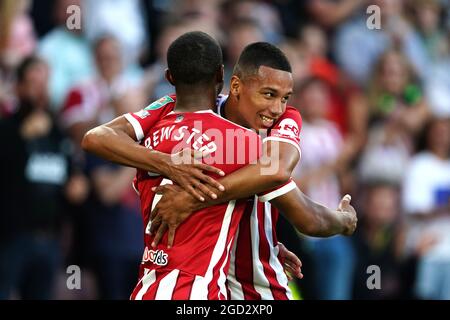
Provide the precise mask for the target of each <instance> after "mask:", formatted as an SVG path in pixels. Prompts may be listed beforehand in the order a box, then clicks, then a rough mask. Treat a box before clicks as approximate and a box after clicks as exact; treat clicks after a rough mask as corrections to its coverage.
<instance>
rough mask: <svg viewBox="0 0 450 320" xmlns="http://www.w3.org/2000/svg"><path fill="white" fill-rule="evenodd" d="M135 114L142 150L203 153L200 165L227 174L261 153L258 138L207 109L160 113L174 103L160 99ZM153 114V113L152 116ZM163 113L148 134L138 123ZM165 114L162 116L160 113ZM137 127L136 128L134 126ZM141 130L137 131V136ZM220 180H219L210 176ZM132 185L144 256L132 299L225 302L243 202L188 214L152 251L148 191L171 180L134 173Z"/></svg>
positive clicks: (152, 202)
mask: <svg viewBox="0 0 450 320" xmlns="http://www.w3.org/2000/svg"><path fill="white" fill-rule="evenodd" d="M164 99H165V100H160V101H159V102H156V103H155V104H153V105H150V106H149V107H148V108H146V109H144V111H141V112H139V113H137V114H129V115H127V118H129V117H133V119H134V120H135V121H134V120H131V121H130V122H131V123H132V124H133V126H134V128H135V129H136V128H137V130H136V137H138V138H141V137H142V133H143V132H144V131H146V135H145V136H144V137H143V139H142V141H141V144H142V145H144V146H145V147H147V148H150V149H154V150H158V151H160V152H164V153H169V154H173V153H176V152H178V151H181V150H183V149H186V148H191V149H194V150H201V151H202V150H205V151H206V150H208V151H209V152H210V154H209V156H208V158H206V159H204V160H203V162H204V163H208V164H211V165H213V166H215V167H217V168H219V169H221V170H223V171H224V172H225V174H229V173H231V172H233V171H235V170H237V169H239V168H241V167H243V166H245V165H247V164H249V163H252V162H255V161H256V160H257V158H258V157H259V154H260V152H261V138H260V137H259V136H258V135H257V134H256V133H255V132H253V131H251V130H248V129H246V128H243V127H240V126H238V125H236V124H234V123H232V122H230V121H228V120H225V119H223V118H221V117H220V116H218V115H217V114H216V113H214V112H212V111H211V110H208V111H201V112H196V113H174V112H167V111H162V110H161V109H164V108H167V110H171V109H173V104H174V102H173V100H172V99H171V98H170V97H165V98H164ZM152 114H153V115H152ZM158 114H159V115H163V116H162V118H161V119H160V120H159V121H157V122H155V123H154V124H153V125H152V127H151V128H150V129H149V130H145V129H144V128H143V127H142V125H141V123H143V122H145V123H146V124H148V123H149V122H150V120H149V118H150V117H152V116H157V115H158ZM164 114H165V115H164ZM138 126H139V127H138ZM141 132H142V133H141ZM212 176H213V178H216V179H219V176H214V175H212ZM136 177H137V178H136V179H135V183H134V186H135V188H136V189H137V191H138V192H139V194H140V199H141V211H142V214H143V219H144V225H145V226H146V229H145V235H144V241H145V252H144V255H143V259H142V264H141V268H140V281H139V283H138V284H137V286H136V287H135V289H134V291H133V293H132V295H131V299H226V298H227V290H226V274H227V273H228V266H229V252H230V251H231V246H232V242H233V239H234V235H235V234H236V230H237V228H238V225H239V221H240V219H241V217H242V214H243V212H244V208H245V202H246V201H245V200H241V201H234V200H233V201H230V202H228V203H224V204H221V205H216V206H213V207H210V208H207V209H204V210H200V211H198V212H196V213H195V214H193V215H191V216H190V217H189V218H188V219H186V221H185V222H184V223H183V224H182V225H180V226H179V227H178V229H177V231H176V234H175V239H174V246H173V247H172V248H170V249H168V248H167V234H166V235H165V236H164V237H163V239H162V241H161V243H160V244H158V246H157V247H156V248H152V247H151V243H152V241H153V239H154V236H153V235H151V234H150V232H149V230H150V225H149V216H150V213H151V210H152V209H153V208H154V207H155V205H156V204H157V202H158V201H159V199H160V198H161V196H160V195H155V193H154V192H153V191H152V190H151V188H152V187H154V186H158V185H161V184H165V183H171V182H170V180H167V179H163V177H161V176H159V175H155V174H153V173H148V172H145V171H143V170H138V173H137V176H136Z"/></svg>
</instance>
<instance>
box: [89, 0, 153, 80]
mask: <svg viewBox="0 0 450 320" xmlns="http://www.w3.org/2000/svg"><path fill="white" fill-rule="evenodd" d="M82 4H83V16H84V28H85V31H86V36H87V37H88V39H89V40H90V41H95V40H96V39H97V38H99V37H101V36H102V35H104V34H111V35H113V36H114V37H115V38H116V39H118V41H119V43H120V46H121V50H122V52H121V54H122V56H123V64H124V68H125V69H128V68H130V70H133V71H135V72H139V71H138V70H137V66H138V63H139V58H140V57H141V55H142V53H143V50H144V49H145V46H146V45H147V43H148V40H147V39H148V38H149V37H150V35H148V34H147V35H146V34H145V17H144V16H143V14H142V7H141V4H140V2H139V0H83V2H82ZM149 18H151V17H149Z"/></svg>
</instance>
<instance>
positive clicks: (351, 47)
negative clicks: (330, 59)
mask: <svg viewBox="0 0 450 320" xmlns="http://www.w3.org/2000/svg"><path fill="white" fill-rule="evenodd" d="M403 2H404V0H376V1H373V3H372V4H375V5H378V6H379V7H380V10H381V13H382V14H380V18H381V26H380V27H381V29H378V30H377V29H375V30H371V29H369V28H368V27H367V25H366V20H367V18H368V16H367V15H366V14H365V12H362V13H361V14H360V15H359V16H358V17H356V18H354V19H352V20H350V21H348V22H347V23H344V24H343V25H341V26H339V28H338V30H337V33H336V38H335V43H334V49H333V55H334V56H335V57H336V60H337V62H338V64H339V65H340V66H341V68H342V70H343V71H344V72H346V73H347V74H348V75H349V76H350V77H351V78H352V79H353V80H355V81H356V82H357V83H359V84H360V85H361V86H364V85H365V84H366V83H368V80H369V77H370V73H371V70H372V69H373V66H374V64H375V63H376V61H377V60H378V58H379V56H380V55H381V54H382V53H383V52H385V51H386V50H387V49H388V48H390V47H392V46H394V47H398V48H400V49H401V51H402V52H404V54H405V55H406V56H407V57H408V59H409V60H410V61H411V63H412V66H413V68H414V71H415V72H416V73H417V74H418V75H419V77H420V78H423V77H425V76H426V73H427V70H428V68H429V60H428V55H427V53H426V49H425V48H424V46H423V44H422V41H421V39H420V37H419V35H418V34H417V32H415V30H414V29H413V28H412V27H411V25H410V24H409V23H408V21H407V20H406V19H405V18H404V6H403ZM362 48H364V51H363V52H361V50H362Z"/></svg>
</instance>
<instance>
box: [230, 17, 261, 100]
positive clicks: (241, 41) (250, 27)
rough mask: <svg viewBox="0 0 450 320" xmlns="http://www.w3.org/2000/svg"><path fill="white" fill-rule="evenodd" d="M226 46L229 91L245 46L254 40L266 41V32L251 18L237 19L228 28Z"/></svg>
mask: <svg viewBox="0 0 450 320" xmlns="http://www.w3.org/2000/svg"><path fill="white" fill-rule="evenodd" d="M227 36H228V37H227V41H226V48H225V52H224V53H225V87H224V92H227V88H228V84H229V82H230V79H231V76H232V74H233V68H234V65H235V64H236V63H237V61H238V58H239V56H240V55H241V53H242V51H243V50H244V48H245V47H246V46H247V45H249V44H250V43H253V42H258V41H264V34H263V33H262V30H261V29H260V27H259V25H258V24H257V23H256V22H255V21H253V20H251V19H241V20H235V21H234V22H233V24H232V25H231V26H230V29H228V33H227Z"/></svg>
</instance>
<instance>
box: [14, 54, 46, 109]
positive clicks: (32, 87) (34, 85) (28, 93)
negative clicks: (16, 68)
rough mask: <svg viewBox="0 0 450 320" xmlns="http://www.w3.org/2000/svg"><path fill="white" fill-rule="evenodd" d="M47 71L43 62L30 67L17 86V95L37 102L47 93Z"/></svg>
mask: <svg viewBox="0 0 450 320" xmlns="http://www.w3.org/2000/svg"><path fill="white" fill-rule="evenodd" d="M48 80H49V70H48V66H47V65H46V64H45V63H44V62H38V63H35V64H34V65H32V66H31V67H30V68H29V70H28V71H27V73H26V75H25V78H24V79H23V82H22V83H20V84H19V85H18V89H19V95H20V96H21V97H22V98H26V99H29V100H31V101H39V100H41V99H43V98H45V96H46V95H47V92H48Z"/></svg>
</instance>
